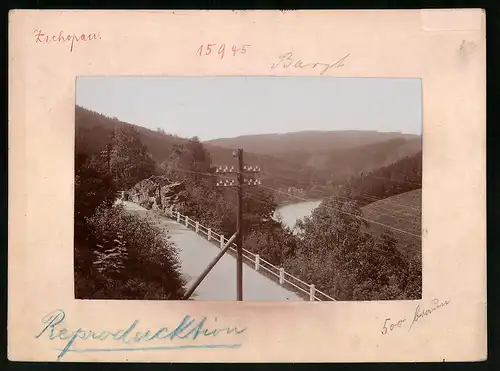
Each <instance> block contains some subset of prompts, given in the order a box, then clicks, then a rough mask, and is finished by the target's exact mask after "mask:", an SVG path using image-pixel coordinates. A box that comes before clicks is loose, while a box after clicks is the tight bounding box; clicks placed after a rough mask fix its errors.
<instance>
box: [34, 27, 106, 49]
mask: <svg viewBox="0 0 500 371" xmlns="http://www.w3.org/2000/svg"><path fill="white" fill-rule="evenodd" d="M94 40H101V34H100V33H99V32H95V33H79V34H75V33H71V34H70V33H65V32H64V31H59V33H58V34H45V33H43V31H42V30H35V43H42V44H53V43H67V44H69V51H70V52H72V51H73V48H74V45H75V43H78V42H89V41H94Z"/></svg>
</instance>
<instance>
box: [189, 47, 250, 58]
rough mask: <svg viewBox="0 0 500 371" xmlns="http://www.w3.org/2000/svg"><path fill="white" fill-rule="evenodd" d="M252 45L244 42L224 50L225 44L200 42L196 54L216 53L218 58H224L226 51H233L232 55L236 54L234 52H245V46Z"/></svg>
mask: <svg viewBox="0 0 500 371" xmlns="http://www.w3.org/2000/svg"><path fill="white" fill-rule="evenodd" d="M251 46H252V45H249V44H244V45H242V46H241V47H237V46H236V45H233V46H232V48H231V50H226V44H201V45H200V47H199V48H198V50H197V51H196V54H197V55H198V56H199V57H201V56H204V55H210V54H212V53H213V54H214V55H218V56H219V57H220V59H224V57H225V55H226V51H227V52H228V53H231V52H232V53H233V57H235V56H236V54H245V53H246V52H247V48H249V47H251Z"/></svg>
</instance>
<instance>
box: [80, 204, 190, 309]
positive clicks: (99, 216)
mask: <svg viewBox="0 0 500 371" xmlns="http://www.w3.org/2000/svg"><path fill="white" fill-rule="evenodd" d="M87 224H88V229H89V230H91V231H92V233H91V236H90V238H89V239H88V241H87V244H86V246H85V248H86V249H87V255H88V250H92V252H93V253H94V255H95V257H94V259H93V265H92V267H91V269H90V270H91V272H90V274H87V275H85V274H83V275H82V274H79V275H77V285H80V291H79V294H80V295H79V296H87V298H89V297H88V296H90V298H94V299H104V298H105V299H133V300H147V299H181V298H182V297H183V295H184V293H185V282H184V280H183V279H182V277H181V273H180V263H179V260H178V252H177V249H176V247H175V245H174V244H173V243H172V242H171V241H170V239H169V237H167V236H166V235H165V233H164V231H163V230H161V229H160V228H158V227H156V226H155V225H154V222H153V221H152V220H150V219H145V218H142V217H139V216H136V215H131V214H129V213H127V212H125V211H124V210H123V208H122V207H121V206H119V205H116V206H113V207H111V208H109V207H99V208H98V209H97V210H96V212H95V214H94V215H93V216H92V217H91V218H88V219H87ZM82 276H83V277H82ZM89 281H90V282H89Z"/></svg>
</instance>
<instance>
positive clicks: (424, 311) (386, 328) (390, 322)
mask: <svg viewBox="0 0 500 371" xmlns="http://www.w3.org/2000/svg"><path fill="white" fill-rule="evenodd" d="M450 303H451V300H445V301H440V300H439V299H433V300H432V301H431V305H429V306H428V307H427V308H422V307H421V306H420V304H418V305H417V307H416V308H415V312H414V313H413V314H412V317H410V318H412V320H411V323H410V321H407V320H408V318H407V317H404V318H397V319H393V318H391V317H387V318H385V319H384V322H383V324H382V328H381V330H380V332H381V334H382V335H386V334H389V333H391V332H393V331H396V330H398V329H402V328H404V327H405V325H407V324H409V323H410V325H409V327H408V332H409V331H410V330H411V329H412V327H413V325H415V324H416V323H418V322H419V321H420V322H422V321H423V319H424V318H425V317H427V316H429V315H431V314H432V313H434V312H435V311H436V310H438V309H440V308H442V307H444V306H447V305H448V304H450Z"/></svg>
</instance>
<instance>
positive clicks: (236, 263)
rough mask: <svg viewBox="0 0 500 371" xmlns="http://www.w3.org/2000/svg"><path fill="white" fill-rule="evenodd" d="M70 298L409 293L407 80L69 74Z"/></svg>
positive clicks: (415, 132) (416, 201)
mask: <svg viewBox="0 0 500 371" xmlns="http://www.w3.org/2000/svg"><path fill="white" fill-rule="evenodd" d="M75 127H76V129H75V172H74V176H75V179H74V193H75V202H74V285H75V298H76V299H101V300H102V299H113V300H116V299H124V300H127V299H128V300H207V301H218V300H225V301H241V300H242V301H372V300H419V299H421V297H422V241H421V216H422V215H421V214H422V206H421V203H422V88H421V80H420V79H416V78H346V77H343V78H336V77H325V76H322V77H319V76H316V77H308V76H300V77H263V76H261V77H248V76H246V77H237V76H234V77H229V76H226V77H223V76H221V77H160V76H147V77H144V76H141V77H139V76H120V77H78V78H77V81H76V106H75Z"/></svg>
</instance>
